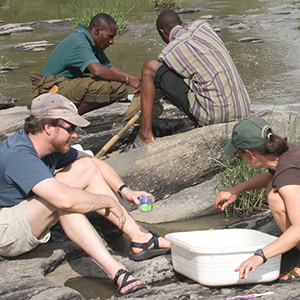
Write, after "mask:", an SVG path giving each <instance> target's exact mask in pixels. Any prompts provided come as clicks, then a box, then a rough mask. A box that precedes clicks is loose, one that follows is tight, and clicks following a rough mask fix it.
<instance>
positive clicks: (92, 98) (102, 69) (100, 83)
mask: <svg viewBox="0 0 300 300" xmlns="http://www.w3.org/2000/svg"><path fill="white" fill-rule="evenodd" d="M116 34H117V24H116V22H115V20H114V19H113V18H112V17H111V16H109V15H107V14H104V13H100V14H97V15H96V16H94V17H93V18H92V20H91V22H90V24H89V26H88V27H87V26H84V25H81V24H78V25H77V27H76V29H75V30H74V32H72V33H71V34H70V35H69V36H67V37H66V38H65V39H64V40H63V41H62V42H61V43H59V44H58V45H57V47H56V48H55V49H54V50H53V52H52V53H51V55H50V57H49V59H48V61H47V62H46V64H45V67H44V69H43V71H42V75H40V74H37V73H34V72H32V73H31V74H30V78H31V80H32V83H33V86H34V89H33V96H34V97H36V96H37V95H38V94H42V93H47V92H49V91H50V90H51V88H53V87H56V88H58V89H57V90H56V91H55V92H57V93H59V94H61V95H63V96H65V97H67V98H69V99H70V100H71V101H72V102H74V104H75V105H76V106H77V108H78V111H79V114H81V115H82V114H84V113H86V112H89V111H91V110H94V109H97V108H100V107H104V106H106V105H109V104H111V103H113V102H115V101H116V100H119V99H122V98H126V97H127V95H128V93H127V85H128V86H131V87H134V88H136V92H138V91H139V89H140V77H138V76H134V75H131V74H128V73H127V72H125V71H123V70H120V69H118V68H116V67H114V66H113V65H112V63H111V62H110V60H109V59H108V57H107V56H106V55H105V53H104V50H105V49H106V48H107V47H109V46H110V45H113V43H114V37H115V36H116Z"/></svg>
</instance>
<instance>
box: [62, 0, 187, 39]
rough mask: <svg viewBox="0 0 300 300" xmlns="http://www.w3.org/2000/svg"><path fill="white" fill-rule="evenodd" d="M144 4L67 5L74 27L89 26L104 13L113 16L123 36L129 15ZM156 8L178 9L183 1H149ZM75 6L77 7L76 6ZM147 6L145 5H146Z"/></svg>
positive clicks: (121, 0) (132, 0)
mask: <svg viewBox="0 0 300 300" xmlns="http://www.w3.org/2000/svg"><path fill="white" fill-rule="evenodd" d="M142 2H145V1H137V0H118V1H116V0H110V1H109V0H102V1H95V0H88V1H87V0H86V1H81V2H78V1H75V0H74V3H69V5H67V10H69V13H70V14H71V15H72V16H73V17H72V19H73V23H74V26H75V25H76V24H78V23H80V24H84V25H88V24H89V22H90V20H91V19H92V17H93V16H95V15H96V14H98V13H100V12H103V13H107V14H109V15H110V16H112V17H113V18H114V19H115V20H116V22H117V25H118V33H119V34H122V33H124V32H126V31H127V30H128V19H127V17H126V16H127V15H128V14H129V12H131V11H132V10H134V9H135V8H137V7H139V6H141V4H143V3H142ZM146 2H149V4H151V5H152V7H154V8H160V9H164V8H178V7H179V6H180V5H181V4H182V3H183V0H147V1H146ZM74 4H75V5H74ZM144 4H145V3H144Z"/></svg>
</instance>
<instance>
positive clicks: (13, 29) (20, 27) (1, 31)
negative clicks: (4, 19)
mask: <svg viewBox="0 0 300 300" xmlns="http://www.w3.org/2000/svg"><path fill="white" fill-rule="evenodd" d="M34 30H35V29H34V28H32V27H30V26H26V25H25V24H20V23H19V24H18V23H17V24H6V25H2V26H0V35H8V34H11V33H18V32H28V31H34Z"/></svg>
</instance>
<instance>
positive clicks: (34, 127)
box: [24, 115, 60, 134]
mask: <svg viewBox="0 0 300 300" xmlns="http://www.w3.org/2000/svg"><path fill="white" fill-rule="evenodd" d="M59 120H60V119H41V118H38V117H35V116H32V115H30V116H29V117H27V118H26V119H25V124H24V130H25V132H26V133H27V134H28V133H31V134H36V133H38V132H41V131H42V130H43V129H44V125H45V124H50V125H52V126H56V125H57V124H58V122H59Z"/></svg>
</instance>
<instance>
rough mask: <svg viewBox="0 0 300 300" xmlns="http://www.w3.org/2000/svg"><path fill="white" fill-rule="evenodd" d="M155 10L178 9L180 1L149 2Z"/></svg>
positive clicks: (157, 0)
mask: <svg viewBox="0 0 300 300" xmlns="http://www.w3.org/2000/svg"><path fill="white" fill-rule="evenodd" d="M151 2H152V3H153V5H154V7H155V8H170V9H172V8H179V7H180V5H181V4H182V2H183V1H182V0H151Z"/></svg>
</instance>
